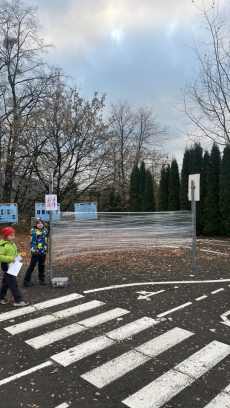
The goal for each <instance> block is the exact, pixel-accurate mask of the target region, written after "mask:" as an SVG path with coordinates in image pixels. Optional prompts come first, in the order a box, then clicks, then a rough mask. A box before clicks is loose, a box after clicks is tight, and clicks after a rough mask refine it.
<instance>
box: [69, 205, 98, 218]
mask: <svg viewBox="0 0 230 408" xmlns="http://www.w3.org/2000/svg"><path fill="white" fill-rule="evenodd" d="M74 207H75V220H83V219H85V218H97V204H96V203H84V204H74Z"/></svg>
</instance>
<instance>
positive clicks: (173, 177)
mask: <svg viewBox="0 0 230 408" xmlns="http://www.w3.org/2000/svg"><path fill="white" fill-rule="evenodd" d="M179 209H180V178H179V169H178V164H177V161H176V159H173V160H172V163H171V168H170V176H169V201H168V210H169V211H178V210H179Z"/></svg>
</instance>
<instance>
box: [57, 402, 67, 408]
mask: <svg viewBox="0 0 230 408" xmlns="http://www.w3.org/2000/svg"><path fill="white" fill-rule="evenodd" d="M68 407H69V404H66V402H64V404H61V405H58V407H56V408H68Z"/></svg>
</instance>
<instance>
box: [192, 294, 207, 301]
mask: <svg viewBox="0 0 230 408" xmlns="http://www.w3.org/2000/svg"><path fill="white" fill-rule="evenodd" d="M206 297H208V296H207V295H204V296H201V297H198V298H196V299H195V300H202V299H205V298H206Z"/></svg>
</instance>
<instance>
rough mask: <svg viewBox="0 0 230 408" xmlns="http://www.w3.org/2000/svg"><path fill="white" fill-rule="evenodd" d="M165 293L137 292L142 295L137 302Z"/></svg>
mask: <svg viewBox="0 0 230 408" xmlns="http://www.w3.org/2000/svg"><path fill="white" fill-rule="evenodd" d="M162 292H164V290H158V292H145V291H143V292H136V293H138V294H140V296H139V297H138V298H137V300H139V299H148V298H149V296H153V295H157V294H158V293H162Z"/></svg>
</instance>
